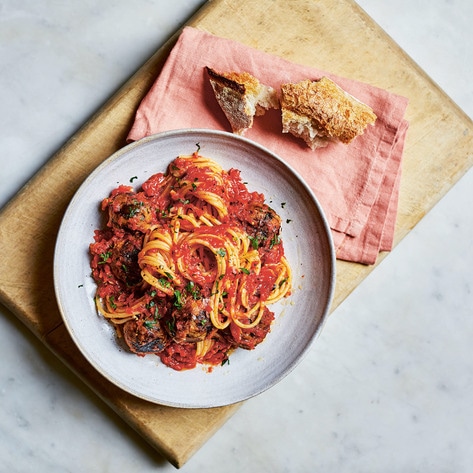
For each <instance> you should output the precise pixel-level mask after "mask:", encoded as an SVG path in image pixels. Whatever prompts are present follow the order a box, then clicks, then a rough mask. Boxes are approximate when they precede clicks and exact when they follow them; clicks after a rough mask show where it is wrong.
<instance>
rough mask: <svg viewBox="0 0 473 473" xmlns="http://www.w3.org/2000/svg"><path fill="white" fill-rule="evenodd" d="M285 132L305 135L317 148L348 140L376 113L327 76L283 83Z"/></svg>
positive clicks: (347, 141) (297, 135)
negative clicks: (313, 79)
mask: <svg viewBox="0 0 473 473" xmlns="http://www.w3.org/2000/svg"><path fill="white" fill-rule="evenodd" d="M281 119H282V127H283V133H291V134H293V135H294V136H296V137H298V138H302V139H303V140H304V141H305V142H306V143H307V145H308V146H309V147H310V148H312V149H316V148H318V147H323V146H327V144H328V143H330V141H340V142H342V143H345V144H348V143H350V142H351V141H352V140H353V139H354V138H356V137H357V136H359V135H361V134H362V133H363V132H364V131H365V129H366V127H367V126H368V124H371V125H372V124H374V122H375V121H376V115H375V114H374V112H373V110H372V109H371V108H370V107H369V106H368V105H366V104H364V103H362V102H360V101H359V100H357V99H356V98H354V97H353V96H351V95H350V94H348V93H347V92H345V91H344V90H343V89H342V88H341V87H339V86H338V85H337V84H335V82H333V81H332V80H330V79H329V78H327V77H322V78H321V79H320V80H318V81H311V80H304V81H302V82H298V83H297V84H283V85H282V86H281Z"/></svg>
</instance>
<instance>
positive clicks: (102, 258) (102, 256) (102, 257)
mask: <svg viewBox="0 0 473 473" xmlns="http://www.w3.org/2000/svg"><path fill="white" fill-rule="evenodd" d="M110 256H112V252H111V251H107V252H105V253H100V261H99V263H98V264H104V263H106V262H107V260H108V259H109V258H110Z"/></svg>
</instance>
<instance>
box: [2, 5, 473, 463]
mask: <svg viewBox="0 0 473 473" xmlns="http://www.w3.org/2000/svg"><path fill="white" fill-rule="evenodd" d="M188 24H189V25H191V26H194V27H197V28H200V29H202V30H206V31H209V32H210V33H213V34H216V35H219V36H223V37H227V38H231V39H235V40H238V41H240V42H242V43H245V44H247V45H249V46H252V47H254V48H258V49H261V50H263V51H266V52H269V53H272V54H276V55H279V56H283V57H285V58H286V59H289V60H291V61H294V62H298V63H301V64H305V65H308V66H314V67H317V68H319V69H324V70H326V71H329V72H332V73H334V74H337V75H340V76H345V77H349V78H352V79H357V80H360V81H363V82H368V83H371V84H373V85H376V86H378V87H382V88H384V89H387V90H390V91H392V92H395V93H398V94H400V95H404V96H406V97H408V98H409V99H410V104H409V107H408V112H407V119H408V120H409V122H410V129H409V132H408V137H407V142H406V147H405V156H404V162H403V176H402V183H401V195H400V205H399V215H398V221H397V228H396V237H395V243H397V242H399V240H401V239H402V238H403V237H404V236H405V235H406V234H407V233H408V232H409V231H410V230H411V229H412V228H413V226H414V225H415V224H416V223H417V222H418V221H419V220H420V219H421V218H422V217H423V216H424V215H425V213H426V212H428V211H429V209H430V208H431V207H432V206H433V205H434V204H435V203H436V202H437V201H438V200H439V199H440V198H441V197H442V196H443V195H444V194H445V193H446V192H447V191H448V190H449V189H450V188H451V186H452V185H453V184H454V183H455V182H456V181H457V180H458V179H459V178H460V177H461V176H462V175H463V174H464V173H465V172H466V171H467V170H468V169H469V168H470V167H471V165H472V163H473V123H472V122H471V120H470V119H469V118H468V117H467V116H466V115H465V114H464V113H463V112H462V111H461V110H460V109H459V108H458V107H457V106H456V105H455V104H454V103H453V102H452V101H451V100H450V99H449V98H448V97H447V96H446V95H445V94H444V93H443V92H442V91H441V90H439V88H438V87H437V86H436V85H435V84H434V83H433V82H432V80H431V79H429V77H427V76H426V74H425V73H424V72H423V71H422V70H420V69H419V67H418V66H417V65H416V64H414V63H413V61H412V60H411V59H410V58H409V57H408V56H407V55H406V54H405V53H404V52H403V51H402V50H401V49H400V48H399V47H398V46H397V45H396V44H395V43H394V42H393V41H392V40H391V39H390V38H389V37H388V36H387V35H386V34H385V33H384V32H383V31H382V30H381V29H380V28H379V27H378V26H377V25H376V24H375V23H374V22H373V21H372V20H371V19H370V18H369V17H368V16H367V15H366V14H365V13H364V12H363V11H362V10H361V9H360V8H359V7H358V6H357V5H356V4H355V3H354V2H352V1H350V0H343V1H342V0H339V1H336V2H335V1H332V0H292V1H291V2H287V1H285V0H259V1H258V2H255V1H254V0H212V1H209V2H208V3H207V4H206V5H205V6H204V7H203V8H202V9H201V10H200V11H199V12H198V13H197V15H196V16H195V17H193V18H192V19H191V20H190V21H189V22H188ZM178 33H179V32H177V33H176V35H175V36H174V37H173V38H171V39H170V40H169V41H168V43H167V44H165V45H164V46H163V47H162V48H161V49H160V50H159V51H157V52H156V54H155V55H153V57H152V58H151V59H150V60H149V61H148V62H147V63H146V64H144V65H143V66H142V67H141V68H140V69H139V70H138V72H137V73H136V74H135V75H134V76H132V77H131V78H130V79H129V81H128V82H127V83H126V84H124V86H123V87H122V88H121V89H120V90H119V91H118V92H117V93H116V94H115V95H114V97H113V98H112V99H111V100H110V101H109V102H108V103H107V104H106V105H105V106H104V107H103V108H102V109H101V110H99V111H98V113H97V114H96V115H95V116H94V117H92V118H91V120H89V121H88V122H87V123H86V124H85V126H84V127H83V128H82V129H80V130H79V131H78V132H77V133H76V134H75V136H73V137H72V138H71V140H70V141H69V142H68V143H67V144H66V145H65V146H64V147H63V148H62V149H61V150H60V151H59V152H58V153H57V154H56V155H55V156H53V157H52V158H51V160H50V161H49V162H48V163H47V164H46V165H45V166H44V167H43V168H42V169H41V171H40V172H38V173H37V175H35V176H34V177H33V178H32V179H31V181H30V182H29V183H28V184H27V185H26V186H25V187H24V188H23V189H22V190H21V191H20V192H19V193H18V195H17V196H16V197H15V198H14V199H13V200H12V201H11V202H10V203H9V204H8V205H7V206H6V207H5V208H4V209H3V211H2V212H1V214H0V254H1V255H2V260H1V271H0V301H1V302H2V303H3V304H4V305H5V306H7V307H8V308H9V309H10V310H11V311H12V312H13V313H15V314H16V315H17V316H18V318H19V319H20V320H22V321H23V322H24V323H25V324H26V325H27V326H28V327H29V328H30V329H31V330H32V332H33V333H35V334H36V335H37V336H38V337H39V338H40V339H41V340H42V341H43V342H44V343H45V344H46V345H47V346H48V347H49V348H50V349H51V350H52V351H53V352H54V353H56V354H57V356H58V357H59V358H60V359H62V360H63V361H64V362H65V363H66V364H67V365H68V366H69V367H70V368H71V369H72V370H73V371H74V372H75V373H76V374H77V375H78V376H79V377H80V378H81V379H82V380H83V381H84V382H85V383H86V384H87V385H89V386H90V387H91V388H92V389H93V390H94V391H95V392H96V393H97V395H98V396H100V397H101V398H102V399H103V400H104V401H105V402H106V403H107V404H108V405H110V406H111V407H112V408H113V409H114V410H115V411H116V412H117V414H118V415H120V416H121V417H122V418H123V419H124V420H125V421H126V422H128V423H129V424H130V425H131V426H132V427H133V428H134V429H135V430H136V431H137V432H139V433H140V434H141V435H142V436H143V437H144V438H145V439H146V440H147V441H148V442H149V443H150V444H151V445H152V446H153V447H154V448H156V449H157V450H158V451H159V452H161V454H162V455H163V456H164V457H165V458H166V459H167V460H169V461H170V462H171V463H172V464H173V465H175V466H176V467H180V466H182V465H183V464H184V463H185V462H186V461H187V460H188V459H189V458H190V457H191V456H192V454H193V453H195V452H196V451H197V450H198V449H199V447H201V446H202V445H203V444H204V442H205V441H206V440H207V439H208V438H209V437H210V436H211V435H213V434H214V433H215V432H216V431H217V430H218V428H219V427H220V426H221V425H222V424H223V423H224V422H225V421H226V420H227V419H228V418H229V417H230V416H231V415H232V414H233V413H234V412H236V410H237V409H238V407H239V406H238V405H233V406H228V407H223V408H216V409H196V410H185V409H176V408H168V407H163V406H158V405H154V404H151V403H148V402H145V401H142V400H140V399H137V398H135V397H133V396H131V395H129V394H126V393H125V392H123V391H121V390H120V389H118V388H116V387H115V386H113V385H112V384H110V383H109V382H108V381H107V380H106V379H104V378H103V377H101V375H100V374H98V373H97V372H96V371H95V370H94V369H93V368H92V367H91V366H90V365H89V364H88V363H87V362H86V361H85V359H84V358H83V357H82V355H81V354H80V352H79V351H78V350H77V349H76V347H75V346H74V344H73V343H72V340H71V339H70V337H69V335H68V333H67V331H66V329H65V327H64V325H63V323H62V320H61V317H60V314H59V311H58V308H57V305H56V300H55V295H54V289H53V273H52V261H53V251H54V243H55V238H56V234H57V231H58V227H59V224H60V220H61V218H62V215H63V213H64V210H65V209H66V207H67V205H68V202H69V200H70V199H71V197H72V196H73V194H74V192H75V191H76V189H77V188H78V187H79V185H80V184H81V183H82V181H83V180H84V178H85V177H86V176H87V175H88V174H89V173H90V172H91V171H92V170H93V169H94V168H95V167H96V166H97V165H98V164H99V163H100V162H102V161H103V160H104V159H105V158H107V157H108V156H109V155H110V154H112V153H113V152H115V151H116V150H117V149H119V148H120V147H122V146H123V145H124V144H125V143H124V139H125V136H126V135H127V132H128V130H129V128H130V126H131V123H132V120H133V115H134V112H135V110H136V108H137V106H138V104H139V102H140V100H141V98H142V97H143V95H144V94H145V93H146V92H147V90H148V89H149V87H150V85H151V84H152V82H153V81H154V79H155V77H156V76H157V75H158V74H159V71H160V69H161V67H162V65H163V62H164V60H165V59H166V57H167V55H168V53H169V50H170V49H171V48H172V46H173V44H174V42H175V40H176V37H177V35H178ZM18 235H21V238H19V237H18ZM384 256H385V255H382V256H381V257H380V258H379V261H381V260H382V259H383V257H384ZM379 261H378V263H379ZM373 269H374V266H372V267H366V266H362V265H359V264H353V263H347V262H342V261H338V262H337V272H338V274H337V285H336V294H335V299H334V303H333V309H334V308H336V307H337V306H338V305H339V304H340V302H341V301H342V300H343V299H344V298H346V297H347V295H348V294H350V292H351V291H352V290H353V289H354V288H355V287H356V286H357V285H358V284H359V283H360V282H361V281H362V280H363V279H364V278H365V277H366V276H367V275H368V274H369V273H370V272H371V271H372V270H373ZM262 395H264V394H262Z"/></svg>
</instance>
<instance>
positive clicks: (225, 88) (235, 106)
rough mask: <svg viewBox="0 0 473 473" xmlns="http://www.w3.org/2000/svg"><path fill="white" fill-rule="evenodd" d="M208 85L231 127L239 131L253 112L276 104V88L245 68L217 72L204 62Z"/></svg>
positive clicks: (244, 128) (247, 125)
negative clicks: (210, 86)
mask: <svg viewBox="0 0 473 473" xmlns="http://www.w3.org/2000/svg"><path fill="white" fill-rule="evenodd" d="M205 69H206V71H207V74H208V76H209V80H210V83H211V85H212V89H213V91H214V94H215V98H216V99H217V102H218V104H219V105H220V108H221V109H222V110H223V112H224V114H225V116H226V117H227V120H228V121H229V123H230V126H231V128H232V131H233V132H234V133H236V134H239V135H243V134H244V133H245V132H246V131H247V130H248V129H249V128H251V127H252V126H253V119H254V116H255V115H263V114H264V113H265V111H266V110H268V109H269V108H279V99H278V97H277V94H276V91H275V90H274V89H273V88H272V87H269V86H267V85H264V84H261V83H260V81H259V80H258V79H257V78H256V77H254V76H252V75H251V74H249V73H248V72H233V71H232V72H225V73H223V72H217V71H215V70H213V69H212V68H210V67H208V66H206V68H205Z"/></svg>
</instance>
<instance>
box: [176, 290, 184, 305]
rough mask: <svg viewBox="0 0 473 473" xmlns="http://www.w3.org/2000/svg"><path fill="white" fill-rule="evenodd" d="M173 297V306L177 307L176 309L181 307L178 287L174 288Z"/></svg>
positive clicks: (180, 295)
mask: <svg viewBox="0 0 473 473" xmlns="http://www.w3.org/2000/svg"><path fill="white" fill-rule="evenodd" d="M174 298H175V301H174V307H176V308H178V309H182V304H183V303H182V294H181V291H179V289H176V290H175V291H174Z"/></svg>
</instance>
